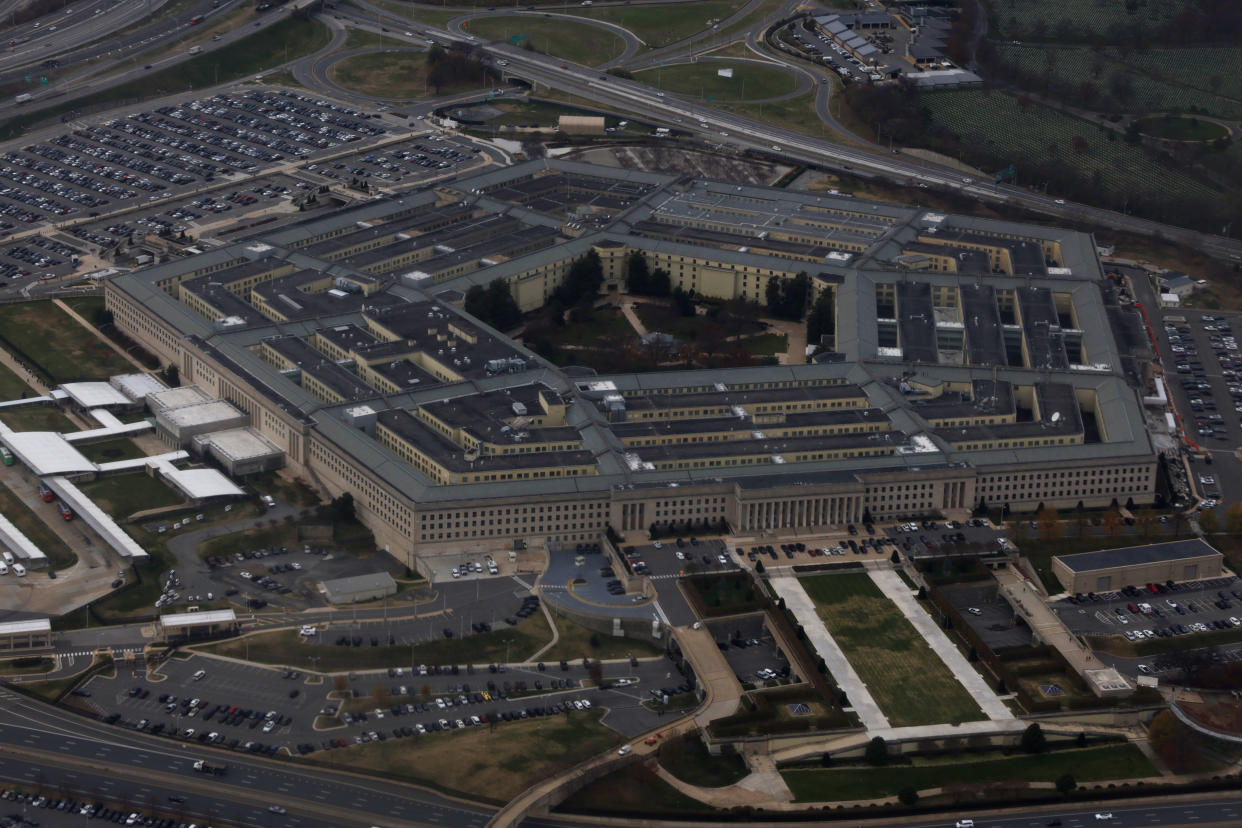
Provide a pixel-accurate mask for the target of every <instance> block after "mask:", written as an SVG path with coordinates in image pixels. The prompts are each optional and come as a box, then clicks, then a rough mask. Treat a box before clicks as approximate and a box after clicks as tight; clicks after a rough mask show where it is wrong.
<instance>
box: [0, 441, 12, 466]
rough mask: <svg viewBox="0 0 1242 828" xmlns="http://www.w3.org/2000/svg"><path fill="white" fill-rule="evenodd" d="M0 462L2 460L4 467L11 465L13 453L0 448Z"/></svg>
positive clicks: (2, 447)
mask: <svg viewBox="0 0 1242 828" xmlns="http://www.w3.org/2000/svg"><path fill="white" fill-rule="evenodd" d="M0 460H3V461H4V465H6V466H11V465H13V452H11V451H9V450H8V449H7V448H5V447H4V446H0Z"/></svg>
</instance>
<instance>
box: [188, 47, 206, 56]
mask: <svg viewBox="0 0 1242 828" xmlns="http://www.w3.org/2000/svg"><path fill="white" fill-rule="evenodd" d="M202 51H203V47H202V46H191V47H190V54H192V55H197V54H199V53H201V52H202Z"/></svg>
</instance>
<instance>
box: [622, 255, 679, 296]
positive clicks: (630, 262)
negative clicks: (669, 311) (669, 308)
mask: <svg viewBox="0 0 1242 828" xmlns="http://www.w3.org/2000/svg"><path fill="white" fill-rule="evenodd" d="M625 288H626V290H628V291H629V292H630V293H637V294H638V295H639V296H668V295H669V294H670V293H671V292H672V289H673V282H672V278H671V277H670V276H669V272H668V271H667V270H665V269H664V268H662V267H657V268H656V269H655V270H651V269H650V268H649V267H648V266H647V257H646V256H644V255H643V254H642V253H639V252H638V251H637V250H635V251H634V252H633V253H631V254H630V256H629V258H628V259H627V260H626V271H625Z"/></svg>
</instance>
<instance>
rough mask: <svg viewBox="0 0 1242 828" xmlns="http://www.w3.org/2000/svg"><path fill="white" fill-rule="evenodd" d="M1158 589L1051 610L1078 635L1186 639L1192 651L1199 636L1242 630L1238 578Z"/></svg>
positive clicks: (1076, 599)
mask: <svg viewBox="0 0 1242 828" xmlns="http://www.w3.org/2000/svg"><path fill="white" fill-rule="evenodd" d="M1160 590H1161V591H1160V592H1158V593H1153V592H1151V590H1150V589H1148V588H1143V587H1131V588H1127V590H1126V591H1124V592H1108V593H1101V594H1099V595H1094V594H1093V593H1088V594H1087V595H1084V596H1070V597H1068V598H1066V599H1064V600H1061V601H1056V602H1053V603H1052V604H1051V606H1052V607H1053V609H1054V610H1055V611H1056V612H1057V613H1058V615H1060V617H1061V619H1062V620H1063V621H1064V622H1065V624H1066V626H1068V627H1069V628H1070V629H1071V630H1072V631H1073V632H1075V633H1076V634H1079V635H1124V636H1125V637H1126V638H1127V639H1129V640H1131V641H1137V640H1141V639H1145V638H1157V637H1159V638H1167V637H1172V636H1185V637H1186V645H1185V646H1187V647H1194V646H1195V641H1194V634H1195V633H1196V632H1207V631H1208V630H1212V629H1229V628H1231V627H1242V620H1238V616H1240V615H1242V583H1240V582H1239V581H1238V579H1237V578H1234V577H1232V576H1230V577H1227V578H1212V579H1208V580H1205V581H1189V582H1186V583H1182V584H1174V585H1173V587H1172V588H1169V587H1167V586H1165V585H1160ZM1092 596H1094V597H1092ZM1234 620H1237V623H1234Z"/></svg>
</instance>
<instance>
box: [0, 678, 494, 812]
mask: <svg viewBox="0 0 1242 828" xmlns="http://www.w3.org/2000/svg"><path fill="white" fill-rule="evenodd" d="M198 759H207V760H208V761H217V762H220V763H224V764H227V765H228V768H229V770H228V773H227V774H226V775H225V776H223V777H208V776H204V775H202V774H199V773H196V772H195V771H194V770H193V768H192V765H193V763H194V761H196V760H198ZM0 780H3V781H4V782H8V783H10V784H14V783H17V784H23V785H29V786H39V785H42V786H44V787H46V788H47V789H48V790H49V792H51V791H56V792H58V793H59V794H60V795H65V794H70V795H73V796H76V797H79V798H88V799H92V800H94V799H107V800H109V801H111V802H125V803H129V804H130V805H131V806H133V807H135V808H138V807H139V806H146V807H148V808H154V807H155V806H159V808H160V809H161V810H163V811H164V812H165V813H168V812H170V811H171V812H172V813H182V809H184V813H185V814H186V815H187V816H188V817H191V818H195V817H197V818H201V819H209V820H213V821H217V822H222V823H224V824H229V825H246V826H249V825H274V824H279V825H289V826H311V827H313V828H318V826H323V827H324V828H331V826H352V825H363V826H367V825H384V826H393V828H401V826H413V825H428V824H434V825H442V826H454V828H477V826H482V825H483V824H485V823H486V821H487V819H488V817H489V816H490V814H491V809H490V808H487V807H484V806H475V805H471V804H468V803H464V802H460V801H457V800H453V799H450V798H448V797H445V796H440V795H438V794H435V793H432V792H430V791H426V790H423V789H420V788H416V787H413V786H410V785H404V784H401V783H398V782H393V781H390V780H369V779H367V778H365V777H363V776H358V775H353V774H347V773H344V772H337V771H328V770H319V769H312V768H305V767H301V766H299V765H297V764H294V763H292V762H274V761H270V760H261V759H255V758H250V757H248V756H246V755H243V754H238V753H232V752H227V753H222V752H216V751H212V750H210V749H207V748H203V747H200V746H197V745H194V746H191V745H189V744H182V743H175V742H171V741H169V740H168V739H160V738H157V737H152V736H146V735H144V734H140V733H137V732H130V731H126V730H122V729H120V728H115V727H110V726H108V725H104V724H99V723H96V722H93V721H91V720H88V719H83V718H79V717H77V716H75V715H73V714H71V713H67V712H65V711H62V710H58V709H56V708H52V707H49V706H47V705H44V704H40V703H38V702H34V701H31V700H29V699H26V698H25V697H23V696H21V695H19V694H17V693H14V692H13V691H11V690H8V689H7V688H6V689H2V690H0ZM174 795H179V796H184V797H185V798H186V802H185V803H182V804H178V805H176V807H175V809H174V808H173V807H172V806H171V805H170V804H169V799H168V798H169V797H170V796H174ZM270 805H279V806H282V807H284V808H286V809H287V810H288V812H289V814H288V816H286V817H282V818H281V819H280V820H279V822H273V821H271V816H272V815H271V814H269V813H268V810H267V809H268V807H269V806H270Z"/></svg>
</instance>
